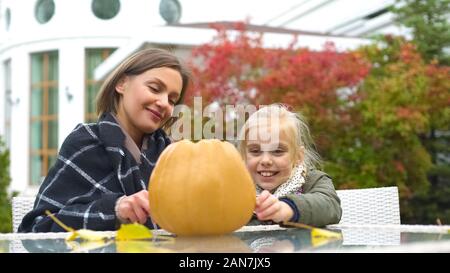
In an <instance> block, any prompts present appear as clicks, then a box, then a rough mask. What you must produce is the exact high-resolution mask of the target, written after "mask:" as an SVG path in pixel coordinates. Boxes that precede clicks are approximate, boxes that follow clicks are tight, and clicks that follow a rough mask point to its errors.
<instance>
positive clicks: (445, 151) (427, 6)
mask: <svg viewBox="0 0 450 273" xmlns="http://www.w3.org/2000/svg"><path fill="white" fill-rule="evenodd" d="M397 2H401V3H402V4H404V5H403V6H401V7H400V5H397V7H396V8H392V11H393V12H394V13H396V14H397V22H398V23H400V24H401V25H404V26H406V27H409V28H411V29H412V34H413V43H414V44H415V45H417V49H418V52H420V54H421V55H422V57H423V59H424V60H425V62H427V63H428V64H429V66H428V69H427V76H428V77H429V83H428V88H429V92H428V97H427V100H428V104H429V105H434V106H437V108H438V109H442V110H441V111H436V112H431V113H430V117H429V123H430V128H429V130H428V132H426V133H425V134H421V135H420V137H421V142H422V144H423V146H424V147H425V148H426V149H427V151H428V153H429V154H430V156H431V162H432V164H433V166H432V167H431V168H430V169H429V171H428V180H429V181H430V183H431V186H430V189H429V191H428V192H427V193H426V194H422V195H417V196H414V197H413V198H412V199H411V200H410V201H411V203H410V205H411V206H413V207H414V208H415V210H416V216H417V217H416V218H419V219H422V220H424V221H426V222H431V223H434V221H435V220H436V218H439V219H440V220H441V222H443V223H447V224H448V223H449V222H450V209H449V206H448V204H449V203H450V195H449V194H448V192H449V191H450V149H449V147H450V137H449V134H450V128H449V124H450V122H449V120H450V107H449V106H450V105H449V100H448V94H449V92H448V90H450V81H449V80H448V79H449V75H450V68H449V66H448V65H450V55H449V54H448V51H447V52H446V48H447V49H448V48H449V47H450V23H449V21H448V14H450V0H427V1H423V0H398V1H397ZM445 65H446V66H445ZM433 217H434V219H433ZM406 218H408V219H411V220H412V222H416V220H414V218H415V217H414V216H413V215H412V214H411V215H410V217H409V216H408V217H406Z"/></svg>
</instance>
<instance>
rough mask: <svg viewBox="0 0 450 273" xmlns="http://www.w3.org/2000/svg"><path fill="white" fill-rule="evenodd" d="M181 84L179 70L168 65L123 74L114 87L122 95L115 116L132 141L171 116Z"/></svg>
mask: <svg viewBox="0 0 450 273" xmlns="http://www.w3.org/2000/svg"><path fill="white" fill-rule="evenodd" d="M182 84H183V81H182V78H181V75H180V73H179V72H178V71H176V70H174V69H172V68H168V67H160V68H154V69H150V70H147V71H146V72H144V73H142V74H139V75H135V76H125V77H124V78H123V79H122V80H121V81H120V82H119V83H118V84H117V86H116V91H117V92H118V93H120V94H121V96H122V98H121V100H120V103H119V107H118V108H119V109H118V110H117V117H118V119H119V120H120V122H121V124H122V126H124V127H125V128H124V129H125V130H126V131H127V132H128V133H129V134H130V136H131V137H132V138H133V140H134V141H135V142H137V143H138V142H140V141H141V138H142V136H143V134H145V133H147V134H148V133H152V132H154V131H155V130H157V129H159V128H161V126H162V125H163V124H164V123H165V122H166V121H167V120H168V119H169V118H170V116H171V115H172V112H173V109H174V106H175V103H176V102H177V101H178V99H179V98H180V95H181V89H182ZM138 144H139V143H138Z"/></svg>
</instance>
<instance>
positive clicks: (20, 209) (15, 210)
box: [12, 196, 36, 232]
mask: <svg viewBox="0 0 450 273" xmlns="http://www.w3.org/2000/svg"><path fill="white" fill-rule="evenodd" d="M35 199H36V197H35V196H16V197H13V199H12V222H13V232H17V228H19V225H20V223H21V222H22V218H23V217H24V216H25V214H27V213H28V212H30V211H31V210H32V209H33V205H34V200H35Z"/></svg>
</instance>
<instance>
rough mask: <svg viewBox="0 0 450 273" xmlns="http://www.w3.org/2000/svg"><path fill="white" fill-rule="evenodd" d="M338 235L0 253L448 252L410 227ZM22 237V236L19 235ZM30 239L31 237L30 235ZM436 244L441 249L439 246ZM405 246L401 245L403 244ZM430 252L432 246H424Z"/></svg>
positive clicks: (56, 245)
mask: <svg viewBox="0 0 450 273" xmlns="http://www.w3.org/2000/svg"><path fill="white" fill-rule="evenodd" d="M329 230H332V231H334V232H337V233H341V234H342V238H341V239H332V240H327V239H321V238H316V237H313V236H312V235H311V231H310V230H308V229H299V228H287V229H284V228H280V227H274V230H268V229H267V228H264V230H251V231H239V232H234V233H233V234H229V235H223V236H206V237H176V236H173V235H170V234H167V233H166V234H158V233H155V235H154V236H153V238H152V239H149V240H144V241H117V242H116V241H115V240H114V239H113V238H112V239H109V240H105V241H96V242H82V241H71V242H66V241H65V239H64V238H65V237H64V234H60V235H59V238H46V237H45V236H46V235H45V234H42V236H40V238H39V236H37V237H38V238H33V239H23V238H22V239H14V238H10V239H2V237H1V236H0V252H33V253H42V252H46V253H61V252H90V253H116V252H117V253H158V252H164V253H165V252H182V253H273V252H276V253H291V252H315V251H319V252H320V251H329V252H340V251H344V252H345V251H346V250H349V249H350V250H351V249H358V250H361V251H364V250H365V249H371V250H373V249H375V250H379V251H380V252H382V251H383V250H386V249H389V248H386V247H389V246H399V247H401V249H400V251H401V250H402V249H403V247H407V246H409V245H413V244H415V243H430V242H431V243H433V244H434V243H436V244H439V247H440V248H439V251H442V249H444V251H445V249H448V251H450V233H448V232H445V229H443V230H444V232H442V231H440V232H437V231H434V230H432V231H431V232H424V230H414V229H411V228H406V229H405V228H379V227H373V228H370V227H346V228H341V229H337V228H335V227H334V228H331V229H329ZM22 236H25V235H22ZM35 237H36V236H35ZM442 246H443V247H444V248H442ZM404 249H405V250H407V249H406V248H404ZM429 249H431V251H433V248H429Z"/></svg>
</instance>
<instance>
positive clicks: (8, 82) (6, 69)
mask: <svg viewBox="0 0 450 273" xmlns="http://www.w3.org/2000/svg"><path fill="white" fill-rule="evenodd" d="M3 68H4V76H5V78H4V79H5V98H6V99H5V139H4V141H5V144H6V147H8V149H9V150H11V106H12V105H11V104H12V99H11V92H12V90H11V60H7V61H5V62H4V64H3Z"/></svg>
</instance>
